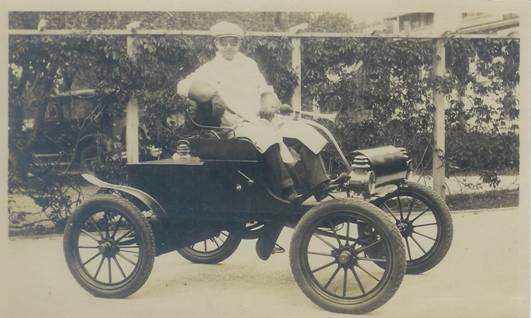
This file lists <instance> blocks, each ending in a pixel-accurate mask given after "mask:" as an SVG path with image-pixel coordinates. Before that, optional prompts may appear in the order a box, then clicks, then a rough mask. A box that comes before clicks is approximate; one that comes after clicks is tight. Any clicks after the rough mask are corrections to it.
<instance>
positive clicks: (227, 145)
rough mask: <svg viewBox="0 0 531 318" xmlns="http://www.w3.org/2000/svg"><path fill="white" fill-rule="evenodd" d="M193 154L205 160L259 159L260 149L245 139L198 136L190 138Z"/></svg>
mask: <svg viewBox="0 0 531 318" xmlns="http://www.w3.org/2000/svg"><path fill="white" fill-rule="evenodd" d="M190 150H191V154H192V155H193V156H197V157H199V158H201V160H204V161H258V151H257V150H256V148H255V146H254V144H253V143H251V142H250V141H248V140H245V139H235V138H233V139H214V138H196V139H191V140H190Z"/></svg>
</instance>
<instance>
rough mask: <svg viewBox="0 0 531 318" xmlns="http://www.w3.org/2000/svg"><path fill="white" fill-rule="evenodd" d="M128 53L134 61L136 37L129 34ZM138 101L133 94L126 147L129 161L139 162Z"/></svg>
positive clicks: (126, 128)
mask: <svg viewBox="0 0 531 318" xmlns="http://www.w3.org/2000/svg"><path fill="white" fill-rule="evenodd" d="M138 25H139V23H137V22H133V23H131V24H128V25H127V30H128V31H134V28H135V26H138ZM127 55H128V56H129V58H131V59H132V60H133V61H134V60H135V59H136V39H135V36H133V35H128V36H127ZM138 117H139V116H138V101H137V99H136V97H134V96H131V97H130V98H129V102H128V103H127V108H126V126H125V145H126V146H125V147H126V153H127V163H138V161H139V152H138V125H139V124H138V123H139V118H138Z"/></svg>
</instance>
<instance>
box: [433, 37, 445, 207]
mask: <svg viewBox="0 0 531 318" xmlns="http://www.w3.org/2000/svg"><path fill="white" fill-rule="evenodd" d="M435 51H436V54H435V56H434V59H433V75H434V76H445V74H446V63H445V54H446V52H445V48H444V40H443V39H438V40H436V41H435ZM444 97H445V96H444V94H443V93H442V92H441V91H439V90H435V91H434V92H433V105H434V106H435V116H434V127H433V142H434V144H433V162H432V176H433V190H434V191H435V192H437V193H438V194H440V195H441V197H442V198H443V199H444V197H445V177H446V173H445V123H444V108H445V105H444Z"/></svg>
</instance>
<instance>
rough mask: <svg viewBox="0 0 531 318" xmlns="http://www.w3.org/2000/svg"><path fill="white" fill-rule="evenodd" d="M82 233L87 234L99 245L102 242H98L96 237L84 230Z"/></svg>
mask: <svg viewBox="0 0 531 318" xmlns="http://www.w3.org/2000/svg"><path fill="white" fill-rule="evenodd" d="M81 232H83V233H85V234H86V235H87V236H88V237H90V238H91V239H93V240H94V241H96V242H98V243H99V242H100V240H98V239H97V238H96V237H95V236H94V235H92V234H90V233H89V232H87V231H85V230H84V229H81Z"/></svg>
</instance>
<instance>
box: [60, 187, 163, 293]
mask: <svg viewBox="0 0 531 318" xmlns="http://www.w3.org/2000/svg"><path fill="white" fill-rule="evenodd" d="M101 207H111V208H113V209H116V210H119V211H120V212H122V213H124V214H125V215H127V217H128V221H129V222H130V223H131V225H132V226H133V227H134V229H135V232H136V233H137V235H139V236H140V239H141V242H143V244H142V245H141V246H140V248H141V249H142V250H141V251H142V252H141V254H142V257H141V258H140V259H139V263H138V265H139V267H138V268H137V269H136V273H134V274H133V275H132V276H131V277H130V278H129V279H127V280H126V281H124V282H122V283H120V284H119V285H117V286H116V287H113V288H106V287H105V286H103V285H101V284H99V283H98V282H95V281H93V280H92V281H91V279H90V278H88V277H86V275H85V274H84V273H83V270H82V268H81V267H80V264H79V263H78V262H77V259H76V256H75V253H74V248H75V247H74V242H75V241H74V240H76V239H77V237H74V235H75V232H74V231H75V230H76V228H77V227H78V226H81V225H82V224H79V223H80V222H81V221H84V220H86V217H87V215H88V214H90V213H91V212H93V211H98V210H101ZM139 245H140V244H139ZM63 249H64V254H65V258H66V263H67V265H68V268H69V269H70V272H71V273H72V275H73V276H74V278H75V280H76V281H77V282H78V283H79V284H80V285H81V287H83V288H84V289H85V290H86V291H88V292H89V293H91V294H92V295H94V296H96V297H103V298H125V297H127V296H129V295H131V294H133V293H134V292H136V291H137V290H138V289H140V287H142V286H143V285H144V283H145V282H146V281H147V279H148V278H149V275H150V274H151V270H152V269H153V264H154V261H155V252H156V251H155V238H154V235H153V232H152V230H151V226H150V225H149V223H148V221H147V220H146V218H145V217H144V216H143V215H142V214H141V212H140V210H138V208H136V207H135V206H134V205H133V204H132V203H131V202H129V201H127V200H126V199H124V198H122V197H119V196H115V195H109V194H97V195H95V196H94V197H92V198H90V199H89V200H87V201H85V202H84V203H83V204H81V205H80V206H79V207H78V208H77V209H76V210H75V211H74V213H72V215H71V216H70V217H69V218H68V220H67V224H66V227H65V233H64V237H63Z"/></svg>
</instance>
